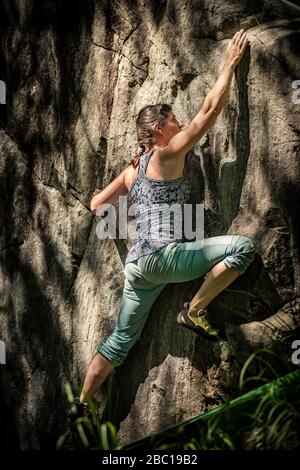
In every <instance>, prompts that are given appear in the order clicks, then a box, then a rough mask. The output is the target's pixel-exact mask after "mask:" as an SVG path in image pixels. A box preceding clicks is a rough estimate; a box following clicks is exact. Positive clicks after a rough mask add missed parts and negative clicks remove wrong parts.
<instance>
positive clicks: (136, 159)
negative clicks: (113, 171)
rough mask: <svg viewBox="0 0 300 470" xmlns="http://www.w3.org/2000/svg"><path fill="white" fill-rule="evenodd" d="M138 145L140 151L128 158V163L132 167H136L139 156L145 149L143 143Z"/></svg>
mask: <svg viewBox="0 0 300 470" xmlns="http://www.w3.org/2000/svg"><path fill="white" fill-rule="evenodd" d="M140 147H141V150H140V153H139V154H138V155H135V156H134V157H133V158H132V159H131V160H130V164H131V165H132V166H133V168H136V167H137V166H138V164H139V162H140V158H141V156H142V155H143V153H144V152H145V150H146V147H145V145H143V144H140Z"/></svg>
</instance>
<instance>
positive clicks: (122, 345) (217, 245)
mask: <svg viewBox="0 0 300 470" xmlns="http://www.w3.org/2000/svg"><path fill="white" fill-rule="evenodd" d="M254 257H255V247H254V244H253V242H252V240H251V239H250V238H248V237H246V236H244V235H221V236H218V237H210V238H205V239H202V240H196V241H193V242H183V243H182V242H171V243H169V244H168V245H167V246H166V247H163V248H161V249H160V250H158V251H156V252H154V253H151V254H149V255H144V256H142V257H141V258H139V259H138V260H136V261H133V262H130V263H127V264H126V265H125V269H124V274H125V283H124V289H123V296H122V301H121V306H120V310H119V315H118V319H117V323H116V326H115V329H114V331H113V333H112V334H111V335H110V336H109V337H108V338H107V339H106V340H102V341H101V342H100V344H99V346H98V348H97V351H98V352H99V353H100V354H101V355H102V356H104V357H105V358H106V359H108V360H109V361H110V362H112V363H113V364H114V366H115V367H117V366H120V365H121V364H122V363H123V362H124V360H125V359H126V357H127V354H128V352H129V350H130V349H131V348H132V347H133V345H134V344H135V343H136V341H138V340H139V339H140V336H141V333H142V330H143V328H144V326H145V323H146V320H147V318H148V315H149V313H150V310H151V307H152V305H153V303H154V302H155V300H156V299H157V297H158V296H159V294H160V293H161V291H162V290H163V288H164V287H165V286H166V285H167V284H170V283H178V282H187V281H192V280H193V279H197V278H199V277H201V276H204V275H205V274H206V273H207V272H208V271H210V270H211V268H212V267H213V266H214V265H215V264H217V263H219V262H220V261H224V264H225V265H226V266H227V267H228V268H229V269H230V270H232V271H239V272H240V274H244V272H245V271H246V269H247V268H248V266H249V265H250V264H251V263H252V261H253V259H254Z"/></svg>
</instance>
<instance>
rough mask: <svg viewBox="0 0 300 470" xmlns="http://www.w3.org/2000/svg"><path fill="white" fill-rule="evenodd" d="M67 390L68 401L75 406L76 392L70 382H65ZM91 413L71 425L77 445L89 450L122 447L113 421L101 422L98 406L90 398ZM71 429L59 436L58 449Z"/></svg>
mask: <svg viewBox="0 0 300 470" xmlns="http://www.w3.org/2000/svg"><path fill="white" fill-rule="evenodd" d="M65 391H66V395H67V400H68V403H69V405H70V407H71V406H74V405H75V403H74V394H73V392H72V388H71V385H70V383H69V382H67V383H66V384H65ZM87 401H88V406H89V410H90V412H89V415H88V416H84V417H83V418H77V419H76V421H75V423H74V424H72V425H71V433H72V434H73V435H74V434H75V437H76V438H79V441H78V439H76V444H75V446H76V447H78V446H80V447H83V449H88V450H116V449H120V448H121V447H120V446H119V444H118V442H117V437H116V435H117V430H116V427H115V426H114V424H113V423H111V422H109V421H106V422H104V423H101V421H100V419H99V415H98V413H97V410H96V406H95V404H94V403H93V401H92V400H90V399H88V400H87ZM69 434H70V430H69V429H68V430H66V431H65V432H64V433H63V434H62V435H60V436H59V438H58V439H57V442H56V449H57V450H60V449H62V448H63V446H64V443H65V441H66V438H67V437H68V436H69Z"/></svg>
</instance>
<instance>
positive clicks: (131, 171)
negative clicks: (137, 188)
mask: <svg viewBox="0 0 300 470" xmlns="http://www.w3.org/2000/svg"><path fill="white" fill-rule="evenodd" d="M138 171H139V166H137V167H136V168H134V167H133V165H131V164H130V165H129V166H127V167H126V168H125V170H124V182H125V186H126V188H127V190H128V192H129V191H130V189H131V186H132V185H133V183H134V181H135V179H136V177H137V174H138Z"/></svg>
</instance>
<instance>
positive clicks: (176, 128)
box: [163, 111, 183, 140]
mask: <svg viewBox="0 0 300 470" xmlns="http://www.w3.org/2000/svg"><path fill="white" fill-rule="evenodd" d="M182 127H183V124H180V123H179V122H178V120H177V118H176V116H175V114H174V113H173V111H171V112H170V113H169V116H168V119H167V121H166V123H165V126H164V128H163V130H164V134H165V137H166V138H167V139H168V140H170V139H172V137H174V135H176V134H178V132H180V131H181V129H182Z"/></svg>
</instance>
